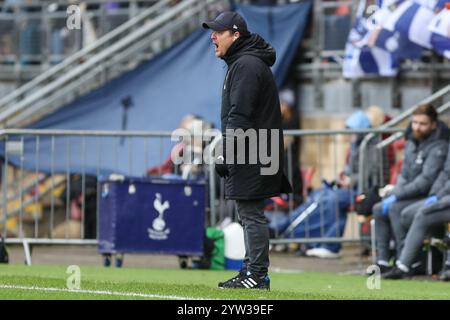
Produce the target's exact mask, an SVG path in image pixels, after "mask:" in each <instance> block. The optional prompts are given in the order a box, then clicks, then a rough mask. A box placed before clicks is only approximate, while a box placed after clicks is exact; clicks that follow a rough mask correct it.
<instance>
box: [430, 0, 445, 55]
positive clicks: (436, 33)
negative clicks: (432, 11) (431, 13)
mask: <svg viewBox="0 0 450 320" xmlns="http://www.w3.org/2000/svg"><path fill="white" fill-rule="evenodd" d="M428 30H429V31H430V32H431V46H432V47H433V50H434V51H436V52H438V53H440V54H442V55H443V56H444V57H446V58H447V59H450V5H449V9H443V10H442V11H441V12H440V13H439V14H437V15H436V16H435V17H434V19H433V20H432V21H431V22H430V25H429V26H428Z"/></svg>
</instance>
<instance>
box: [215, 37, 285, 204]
mask: <svg viewBox="0 0 450 320" xmlns="http://www.w3.org/2000/svg"><path fill="white" fill-rule="evenodd" d="M275 57H276V56H275V49H274V48H272V47H271V46H270V45H269V44H268V43H266V42H265V41H264V39H263V38H261V37H260V36H259V35H257V34H251V35H250V36H247V37H240V38H238V39H237V40H236V41H235V42H234V43H233V44H232V45H231V46H230V48H229V49H228V51H227V54H226V55H225V56H224V58H223V59H224V60H225V62H226V63H227V65H228V72H227V75H226V77H225V81H224V85H223V92H222V109H221V126H222V135H223V142H224V146H226V141H227V139H228V140H230V139H235V141H236V140H237V139H236V138H235V137H234V136H232V135H231V136H230V135H229V134H228V135H227V129H233V130H235V129H242V130H244V131H246V130H248V129H255V130H256V132H257V133H258V132H259V129H268V133H267V136H268V138H267V140H266V143H267V145H268V147H267V148H268V150H270V146H271V141H270V136H271V134H270V129H276V130H278V133H279V135H278V145H279V147H278V153H277V154H276V156H275V161H273V163H272V165H273V164H274V163H275V162H276V165H275V167H274V168H275V169H276V170H272V171H274V174H271V175H265V174H261V169H262V168H268V167H270V166H271V164H270V163H269V164H262V163H261V161H260V160H261V159H260V157H259V156H258V157H257V162H256V163H254V162H253V164H251V163H249V160H250V158H249V157H248V155H249V154H250V155H255V154H256V153H257V152H259V147H258V148H256V146H257V145H259V138H258V143H248V141H247V142H246V143H245V151H246V152H245V153H246V155H247V156H246V161H245V164H238V163H236V159H235V161H234V163H233V164H227V167H228V171H229V176H228V177H227V178H226V181H225V197H226V198H227V199H241V200H251V199H264V198H269V197H273V196H276V195H279V194H280V193H288V192H291V186H290V184H289V182H288V180H287V178H286V176H285V175H284V173H283V163H284V162H283V159H284V147H283V130H282V127H281V111H280V102H279V99H278V90H277V87H276V83H275V79H274V77H273V74H272V71H271V70H270V66H272V65H273V64H274V63H275ZM236 144H237V143H236ZM224 149H225V148H224ZM224 151H226V149H225V150H224ZM224 153H225V156H226V152H224ZM228 154H229V155H230V151H228ZM234 154H236V151H234ZM265 154H267V153H265ZM272 160H273V159H272Z"/></svg>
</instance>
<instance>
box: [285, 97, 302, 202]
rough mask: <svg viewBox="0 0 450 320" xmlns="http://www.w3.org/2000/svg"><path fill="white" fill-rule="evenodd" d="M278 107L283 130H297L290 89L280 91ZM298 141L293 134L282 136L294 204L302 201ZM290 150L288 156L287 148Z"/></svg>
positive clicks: (297, 119)
mask: <svg viewBox="0 0 450 320" xmlns="http://www.w3.org/2000/svg"><path fill="white" fill-rule="evenodd" d="M280 108H281V119H282V128H283V130H297V129H299V128H300V125H299V115H298V112H297V108H296V107H295V95H294V91H293V90H291V89H284V90H281V91H280ZM299 143H300V139H299V138H298V137H293V136H287V135H285V136H284V148H285V155H286V156H285V159H284V172H286V175H287V176H288V178H289V179H290V178H291V177H292V182H291V183H292V188H293V193H294V201H295V202H296V205H298V204H300V203H301V202H302V190H303V183H302V176H301V171H300V157H299ZM289 149H290V150H291V153H290V157H289V152H288V150H289ZM289 161H290V162H291V164H292V173H291V172H289Z"/></svg>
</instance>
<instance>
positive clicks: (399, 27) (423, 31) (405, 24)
mask: <svg viewBox="0 0 450 320" xmlns="http://www.w3.org/2000/svg"><path fill="white" fill-rule="evenodd" d="M421 1H425V0H421ZM423 4H426V3H425V2H423ZM436 5H438V3H437V2H436V1H432V2H430V3H428V6H432V7H436ZM428 6H424V5H421V4H419V3H417V2H415V1H411V0H406V1H402V2H401V3H399V4H398V6H397V7H396V8H395V9H394V10H393V11H392V12H391V14H390V15H389V16H388V17H387V18H386V19H385V21H384V22H383V24H382V28H381V30H380V31H379V33H378V35H377V37H376V39H375V40H374V45H375V46H376V47H379V48H382V49H385V50H387V51H389V52H391V53H392V54H394V55H395V56H397V57H398V58H404V59H418V58H420V57H421V55H422V48H431V32H430V31H429V30H428V25H429V23H430V21H431V20H432V19H433V17H434V15H435V14H434V10H433V9H431V8H430V7H428Z"/></svg>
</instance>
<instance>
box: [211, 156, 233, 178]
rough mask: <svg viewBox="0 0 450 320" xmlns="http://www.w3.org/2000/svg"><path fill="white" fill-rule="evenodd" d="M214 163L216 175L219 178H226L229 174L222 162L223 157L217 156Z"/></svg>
mask: <svg viewBox="0 0 450 320" xmlns="http://www.w3.org/2000/svg"><path fill="white" fill-rule="evenodd" d="M217 160H219V161H220V162H221V163H217ZM217 160H216V162H215V163H214V167H215V169H216V172H217V174H218V175H219V177H221V178H226V177H228V175H229V174H230V173H229V172H228V167H227V165H226V164H225V163H223V162H224V158H223V156H218V157H217Z"/></svg>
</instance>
